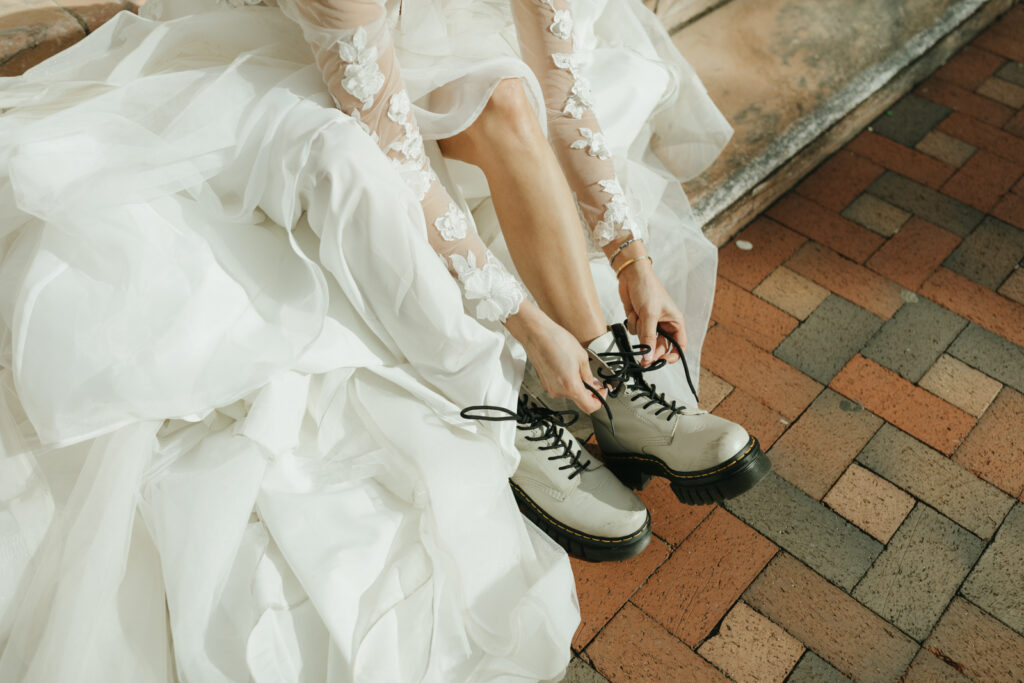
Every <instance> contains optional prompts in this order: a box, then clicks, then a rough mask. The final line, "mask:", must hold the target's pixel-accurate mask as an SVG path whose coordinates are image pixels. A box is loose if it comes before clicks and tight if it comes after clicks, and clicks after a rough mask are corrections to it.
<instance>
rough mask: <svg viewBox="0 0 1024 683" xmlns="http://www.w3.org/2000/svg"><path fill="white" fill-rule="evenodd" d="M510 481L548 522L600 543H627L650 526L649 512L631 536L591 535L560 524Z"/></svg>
mask: <svg viewBox="0 0 1024 683" xmlns="http://www.w3.org/2000/svg"><path fill="white" fill-rule="evenodd" d="M509 483H510V484H512V488H514V489H515V490H516V491H518V492H519V495H521V496H522V497H523V498H524V499H525V500H526V502H527V503H529V504H530V507H532V508H533V509H534V510H536V511H537V513H538V514H539V515H540V516H541V517H543V518H544V519H545V520H547V521H548V522H551V523H552V524H554V525H555V526H557V527H558V528H559V529H562V530H564V531H568V532H569V533H570V534H573V535H574V536H579V537H581V538H586V539H588V540H591V541H597V542H598V543H625V542H626V541H628V540H630V539H633V538H636V537H637V536H639V535H640V534H642V533H644V532H645V531H646V530H647V528H648V527H649V526H650V513H648V516H647V521H646V522H644V525H643V526H642V527H640V530H639V531H637V532H635V533H633V534H631V535H629V536H622V537H621V538H601V537H600V536H589V535H587V534H584V533H582V532H580V531H577V530H576V529H573V528H572V527H567V526H565V525H563V524H560V523H559V522H558V520H556V519H554V518H553V517H551V516H550V515H548V513H546V512H544V510H542V509H540V508H539V507H538V506H537V504H536V503H534V502H533V499H532V498H530V497H529V496H528V495H526V492H525V491H523V489H522V488H520V487H519V486H518V485H517V484H516V483H515V482H513V481H510V482H509Z"/></svg>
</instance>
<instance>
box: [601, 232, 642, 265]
mask: <svg viewBox="0 0 1024 683" xmlns="http://www.w3.org/2000/svg"><path fill="white" fill-rule="evenodd" d="M625 241H626V240H620V241H619V244H620V245H621V244H622V243H624V242H625ZM609 247H610V248H609ZM604 252H605V256H607V257H608V259H609V260H608V264H609V265H610V266H611V267H612V268H616V267H617V266H619V265H621V264H623V263H625V262H626V261H629V260H630V259H635V258H642V257H644V256H647V247H646V246H645V245H644V243H643V240H641V239H639V238H638V239H635V240H633V241H632V242H630V243H629V244H628V245H626V247H625V248H623V249H619V247H618V246H616V245H615V244H610V245H608V246H607V247H604ZM630 268H632V266H630Z"/></svg>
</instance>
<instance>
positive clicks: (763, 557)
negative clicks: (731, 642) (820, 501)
mask: <svg viewBox="0 0 1024 683" xmlns="http://www.w3.org/2000/svg"><path fill="white" fill-rule="evenodd" d="M775 551H776V547H775V544H774V543H772V542H771V541H769V540H768V539H766V538H765V537H764V536H762V535H761V534H759V533H757V532H756V531H754V530H753V529H751V528H750V527H749V526H747V525H746V524H744V523H743V522H741V521H740V520H738V519H737V518H736V517H734V516H732V515H731V514H729V513H728V512H726V511H725V510H723V509H721V508H719V509H716V510H715V511H714V512H712V513H711V515H710V516H708V518H707V519H705V520H704V522H703V523H702V524H701V525H700V526H699V527H698V528H697V530H696V531H694V532H693V533H692V534H690V537H689V538H687V539H686V541H684V542H683V544H682V545H681V546H679V548H678V549H677V550H676V551H675V552H674V553H673V554H672V557H671V558H669V560H668V562H666V563H665V564H664V565H662V566H661V567H660V568H659V569H658V571H657V572H655V573H654V575H653V576H651V578H650V579H649V580H648V581H647V583H646V585H644V587H643V588H641V589H640V590H639V591H638V592H637V594H636V595H635V596H633V602H634V603H635V604H636V605H637V606H638V607H640V608H641V609H642V610H643V611H644V612H646V613H647V614H650V615H651V617H653V618H654V619H655V620H656V621H657V622H658V623H660V624H661V625H663V626H664V627H665V628H667V629H668V630H669V631H671V632H672V633H673V634H675V635H676V636H677V637H678V638H679V639H680V640H682V641H683V642H684V643H686V644H687V645H689V646H691V647H695V646H697V645H698V644H700V642H701V641H702V640H704V638H705V637H706V636H707V635H708V633H709V632H710V631H711V629H712V628H713V627H714V626H715V624H717V623H718V622H719V620H720V619H721V618H722V617H723V616H724V615H725V613H726V612H728V611H729V607H730V606H731V605H732V604H733V603H734V602H736V600H737V599H739V597H740V595H741V594H742V593H743V591H744V590H745V589H746V587H747V586H748V585H750V582H751V581H753V580H754V578H755V577H756V576H757V575H758V573H759V572H760V571H761V570H762V569H763V568H764V566H765V565H766V564H768V561H769V560H770V559H771V558H772V556H773V555H774V554H775Z"/></svg>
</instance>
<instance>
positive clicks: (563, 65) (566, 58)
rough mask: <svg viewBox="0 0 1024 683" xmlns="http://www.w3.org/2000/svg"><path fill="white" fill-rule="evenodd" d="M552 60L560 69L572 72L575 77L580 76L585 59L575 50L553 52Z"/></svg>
mask: <svg viewBox="0 0 1024 683" xmlns="http://www.w3.org/2000/svg"><path fill="white" fill-rule="evenodd" d="M551 60H552V61H553V62H554V63H555V66H557V67H558V68H559V69H565V70H566V71H568V72H569V73H571V74H572V76H573V78H576V77H577V76H579V70H580V67H581V66H583V60H582V59H581V58H580V56H579V55H577V54H576V53H574V52H552V53H551Z"/></svg>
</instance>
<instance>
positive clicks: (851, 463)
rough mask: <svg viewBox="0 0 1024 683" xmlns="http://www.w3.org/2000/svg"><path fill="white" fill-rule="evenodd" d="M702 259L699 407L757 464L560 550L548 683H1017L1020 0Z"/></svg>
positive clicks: (1022, 455)
mask: <svg viewBox="0 0 1024 683" xmlns="http://www.w3.org/2000/svg"><path fill="white" fill-rule="evenodd" d="M736 239H742V240H746V241H747V242H750V243H751V244H752V245H753V249H750V250H741V249H739V248H737V247H736V245H735V244H734V242H730V243H729V244H727V245H726V246H724V247H723V248H722V250H721V252H720V256H721V258H720V261H721V264H720V268H719V280H718V287H717V296H716V301H715V307H714V312H713V314H712V319H713V328H712V329H711V331H710V334H709V336H708V339H707V342H706V346H705V367H704V368H702V369H701V373H702V374H701V377H702V379H701V386H702V393H703V394H704V395H703V397H702V401H703V403H704V404H705V407H706V408H710V409H713V412H715V413H716V414H719V415H722V416H725V417H728V418H730V419H733V420H736V421H738V422H741V423H743V424H744V425H746V426H747V427H748V429H749V430H750V431H751V432H752V433H754V434H755V435H756V436H757V437H758V438H759V439H760V440H761V441H762V443H763V444H764V445H765V447H766V449H768V453H769V456H770V457H771V459H772V461H773V465H774V471H773V473H772V474H771V475H770V476H769V477H768V478H767V479H766V480H764V482H762V483H761V484H760V485H759V486H758V487H757V488H755V489H753V490H752V491H750V492H748V493H747V494H744V495H743V496H740V497H738V498H735V499H733V500H730V501H727V502H726V503H725V504H724V505H723V506H707V507H686V506H683V505H681V504H679V503H678V502H677V501H676V500H675V498H674V497H673V496H672V494H671V492H670V491H669V490H668V487H667V486H665V485H663V484H664V482H660V481H656V482H655V483H653V484H652V485H651V486H649V487H648V488H647V489H646V490H645V491H643V492H642V493H641V496H642V497H643V498H644V500H645V501H646V502H647V504H648V505H649V507H650V508H651V511H652V515H653V519H654V533H655V535H656V536H657V538H656V539H655V540H654V542H652V543H651V545H650V547H649V548H648V549H647V550H646V551H645V552H644V553H643V554H642V555H640V556H639V557H637V558H635V559H633V560H631V561H628V562H624V563H619V564H617V565H608V564H596V565H595V564H587V563H583V562H577V561H575V560H574V561H573V565H574V569H575V571H576V575H577V582H578V588H579V594H580V603H581V608H582V612H583V624H582V626H581V628H580V630H579V632H578V633H577V635H576V638H575V640H574V643H573V648H574V651H575V652H576V654H577V655H578V656H577V658H576V659H575V660H574V662H573V666H572V668H571V670H570V676H569V678H568V679H567V680H569V681H602V680H605V679H607V680H609V681H630V682H636V681H688V680H693V681H716V680H729V679H731V680H734V681H739V682H745V681H786V680H788V681H831V680H837V681H842V680H847V679H848V678H853V679H855V680H864V681H896V680H901V678H902V679H903V680H906V681H936V680H959V681H963V680H974V681H986V682H987V681H1007V682H1013V681H1024V549H1022V548H1024V393H1022V392H1024V348H1022V346H1024V268H1022V267H1021V266H1022V265H1024V6H1021V5H1018V6H1017V7H1016V8H1015V9H1013V10H1012V11H1011V12H1010V13H1009V14H1007V15H1005V16H1004V17H1003V18H1002V19H1001V20H999V21H998V22H997V23H996V24H994V25H993V26H991V27H989V28H988V29H987V30H986V31H984V32H983V33H982V34H981V35H980V36H978V37H977V38H976V39H975V40H974V41H973V43H972V44H971V45H969V46H968V47H966V48H965V49H963V50H962V51H961V52H960V53H959V54H958V55H957V56H955V57H954V58H952V59H951V60H950V61H949V62H948V63H947V64H946V65H945V66H943V67H942V68H940V69H939V70H938V71H937V72H936V73H935V74H933V75H932V76H931V77H930V78H928V79H927V80H925V81H924V82H923V83H920V84H919V85H918V86H917V87H916V88H915V89H914V91H913V92H911V93H909V94H908V95H906V96H905V97H904V98H903V99H902V100H900V101H899V102H898V103H897V104H895V105H894V106H893V107H892V108H891V110H890V111H889V112H887V114H886V115H884V116H882V117H880V118H879V120H877V121H875V122H874V123H873V124H872V126H870V127H869V128H868V129H867V130H865V131H863V132H862V133H860V134H859V135H858V136H856V137H855V138H854V139H853V140H852V141H851V142H850V143H849V144H848V145H847V146H846V147H845V148H844V149H843V150H841V151H839V152H838V153H837V154H836V155H834V156H833V157H832V158H831V159H829V160H828V161H826V162H825V163H823V164H822V165H821V166H820V167H819V168H818V169H816V170H815V171H814V172H813V173H812V174H810V175H809V176H808V177H807V178H805V179H804V180H803V181H801V182H800V183H799V184H798V185H797V186H796V187H795V188H794V189H793V190H792V191H791V192H790V193H788V194H787V195H786V196H784V197H782V198H781V199H780V200H779V201H778V202H777V203H776V204H775V205H774V206H772V207H771V208H769V209H768V210H767V211H766V212H765V213H764V215H762V216H760V217H758V218H757V219H755V220H754V221H753V222H752V223H750V224H749V225H748V226H747V227H746V229H745V230H743V231H742V232H741V233H740V234H739V235H737V236H736Z"/></svg>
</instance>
